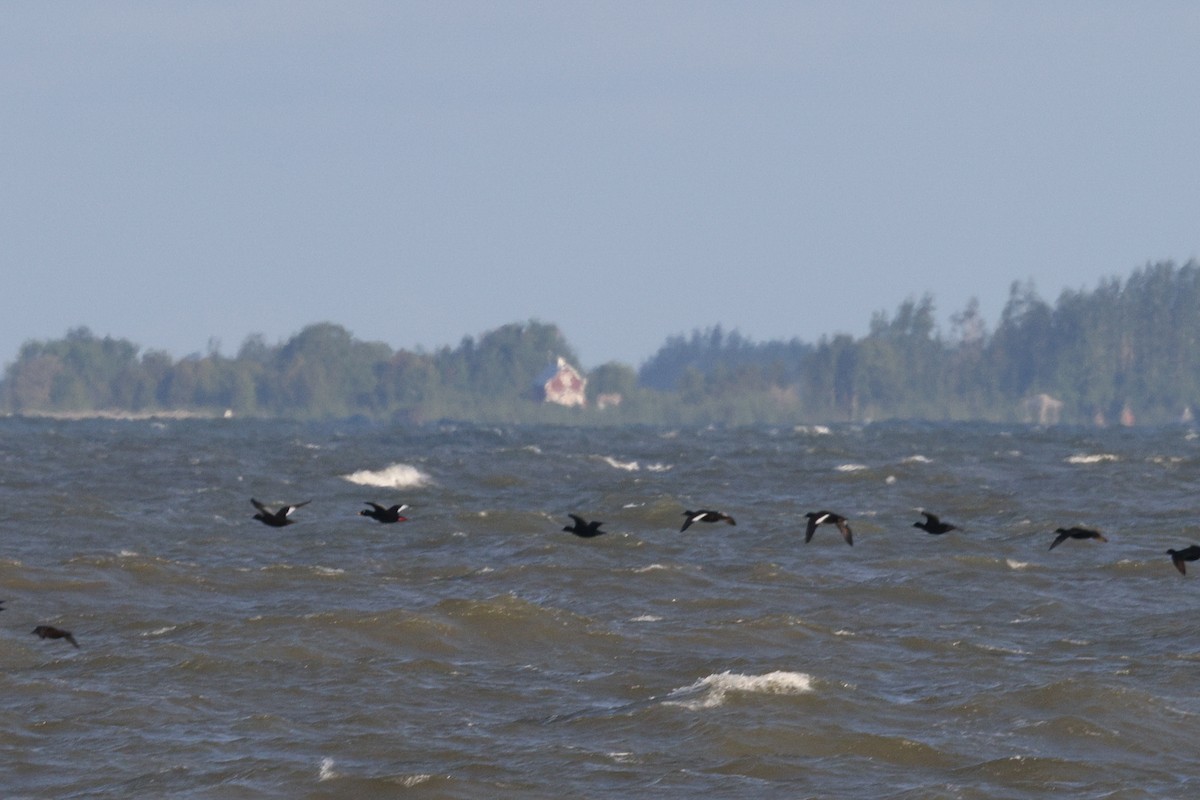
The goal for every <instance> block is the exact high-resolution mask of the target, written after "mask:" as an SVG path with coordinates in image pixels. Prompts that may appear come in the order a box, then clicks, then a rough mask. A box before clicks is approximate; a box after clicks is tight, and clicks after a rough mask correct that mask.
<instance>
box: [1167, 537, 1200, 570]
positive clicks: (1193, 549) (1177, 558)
mask: <svg viewBox="0 0 1200 800" xmlns="http://www.w3.org/2000/svg"><path fill="white" fill-rule="evenodd" d="M1167 555H1169V556H1170V557H1171V563H1172V564H1174V565H1175V569H1177V570H1179V574H1180V575H1187V566H1186V565H1185V564H1184V562H1185V561H1195V560H1196V559H1198V558H1200V545H1194V544H1193V545H1190V546H1188V547H1185V548H1183V549H1182V550H1168V551H1167Z"/></svg>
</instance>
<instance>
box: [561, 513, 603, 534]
mask: <svg viewBox="0 0 1200 800" xmlns="http://www.w3.org/2000/svg"><path fill="white" fill-rule="evenodd" d="M567 516H568V517H570V518H571V519H573V520H575V523H574V524H573V525H568V526H567V527H565V528H563V530H564V531H567V532H568V533H573V534H575V535H576V536H580V537H582V538H584V539H591V538H592V537H593V536H599V535H600V534H602V533H608V531H602V530H600V526H601V525H603V524H604V523H603V522H588V521H587V520H585V519H584V518H583V517H578V516H575V515H574V514H567Z"/></svg>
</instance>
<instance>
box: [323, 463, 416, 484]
mask: <svg viewBox="0 0 1200 800" xmlns="http://www.w3.org/2000/svg"><path fill="white" fill-rule="evenodd" d="M342 478H344V479H345V480H348V481H350V482H351V483H357V484H358V485H359V486H376V487H378V488H380V489H418V488H420V487H422V486H428V485H429V483H430V478H429V476H428V475H426V474H425V473H424V472H421V470H419V469H417V468H416V467H414V466H412V465H411V464H392V465H391V466H388V467H384V468H383V469H380V470H369V469H360V470H359V471H358V472H351V473H350V474H349V475H343V476H342Z"/></svg>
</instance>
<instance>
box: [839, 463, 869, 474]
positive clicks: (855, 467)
mask: <svg viewBox="0 0 1200 800" xmlns="http://www.w3.org/2000/svg"><path fill="white" fill-rule="evenodd" d="M834 469H836V470H837V471H838V472H862V471H863V470H864V469H868V467H867V465H866V464H839V465H838V466H836V467H834Z"/></svg>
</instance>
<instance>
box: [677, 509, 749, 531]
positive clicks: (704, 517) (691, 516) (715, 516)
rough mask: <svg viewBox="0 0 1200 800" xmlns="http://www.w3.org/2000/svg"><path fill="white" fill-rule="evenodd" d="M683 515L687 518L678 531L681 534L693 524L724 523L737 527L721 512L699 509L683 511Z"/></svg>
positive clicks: (731, 519)
mask: <svg viewBox="0 0 1200 800" xmlns="http://www.w3.org/2000/svg"><path fill="white" fill-rule="evenodd" d="M683 515H684V516H685V517H687V519H685V520H684V521H683V527H682V528H680V529H679V532H680V533H683V532H684V531H686V530H687V529H688V528H690V527H691V525H692V523H693V522H724V523H726V524H729V525H737V523H736V522H734V521H733V517H731V516H729V515H728V514H726V513H724V512H721V511H709V510H708V509H700V510H699V511H685V512H683Z"/></svg>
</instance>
